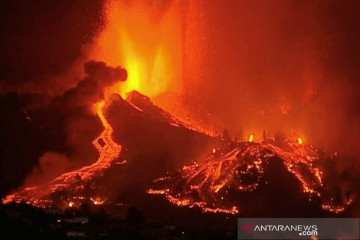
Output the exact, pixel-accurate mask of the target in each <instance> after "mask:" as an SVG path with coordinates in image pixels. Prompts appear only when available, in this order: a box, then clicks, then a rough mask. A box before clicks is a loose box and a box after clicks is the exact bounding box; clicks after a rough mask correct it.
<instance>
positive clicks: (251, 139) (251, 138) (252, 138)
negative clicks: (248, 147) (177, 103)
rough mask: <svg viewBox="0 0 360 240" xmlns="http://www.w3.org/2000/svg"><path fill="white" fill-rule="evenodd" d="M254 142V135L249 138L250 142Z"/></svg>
mask: <svg viewBox="0 0 360 240" xmlns="http://www.w3.org/2000/svg"><path fill="white" fill-rule="evenodd" d="M253 140H254V135H253V134H250V136H249V142H252V141H253Z"/></svg>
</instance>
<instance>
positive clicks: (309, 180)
mask: <svg viewBox="0 0 360 240" xmlns="http://www.w3.org/2000/svg"><path fill="white" fill-rule="evenodd" d="M250 140H252V139H249V141H248V142H238V143H233V145H234V146H233V147H225V148H217V151H216V152H215V153H214V152H212V154H210V155H209V156H208V157H207V158H206V159H202V160H200V161H198V162H196V163H194V164H192V165H187V166H184V167H183V168H182V170H180V171H177V172H175V173H174V174H172V175H168V176H166V177H163V178H160V179H156V180H155V181H154V183H153V187H152V188H151V189H149V190H148V193H149V194H161V195H164V196H165V197H166V199H167V200H168V201H170V202H171V203H173V204H175V205H177V206H188V207H191V208H192V207H195V206H197V207H200V208H201V209H202V211H204V212H223V213H230V214H237V213H238V211H239V210H238V207H239V206H238V205H236V204H237V199H232V198H229V196H230V195H231V194H229V192H230V191H232V192H252V191H254V190H256V189H258V186H259V184H260V182H261V179H262V177H263V175H264V171H265V170H264V168H265V166H266V165H267V163H268V162H269V161H271V160H272V159H275V158H277V159H280V160H281V161H282V162H283V164H284V166H285V167H286V169H287V170H288V171H289V172H290V173H292V174H293V175H294V176H295V177H296V178H297V179H298V180H299V182H300V184H301V186H302V188H303V192H304V193H306V194H309V195H310V197H312V196H313V197H316V198H319V199H320V200H321V202H322V205H321V207H322V209H324V210H326V211H332V212H335V213H339V212H341V211H344V210H345V207H346V204H344V205H339V203H337V204H336V203H334V202H333V198H332V197H330V198H329V196H330V195H331V194H329V193H328V191H327V189H326V187H325V186H324V184H323V180H322V175H323V173H322V171H321V170H320V169H319V168H317V167H315V166H314V162H315V161H318V160H319V159H320V155H319V154H318V151H317V150H316V149H315V148H314V147H313V146H312V145H310V144H303V143H302V144H299V143H298V142H297V141H292V140H290V139H284V140H282V142H277V141H275V140H274V139H271V138H268V139H266V140H263V141H261V142H251V141H250ZM214 149H215V148H214Z"/></svg>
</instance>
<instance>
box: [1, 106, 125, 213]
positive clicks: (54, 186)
mask: <svg viewBox="0 0 360 240" xmlns="http://www.w3.org/2000/svg"><path fill="white" fill-rule="evenodd" d="M94 106H95V108H96V112H97V115H98V116H99V118H100V120H101V123H102V125H103V126H104V130H103V131H102V133H101V134H100V136H98V137H97V138H96V139H95V140H94V141H93V142H92V143H93V145H94V147H95V148H96V149H97V150H98V151H99V158H98V160H97V161H96V162H95V163H93V164H91V165H89V166H85V167H82V168H80V169H78V170H74V171H71V172H67V173H64V174H62V175H60V176H59V177H57V178H55V179H53V180H51V181H50V182H48V183H45V184H42V185H38V186H33V187H27V188H24V189H22V190H20V191H17V192H15V193H13V194H10V195H7V196H6V197H5V198H4V199H3V200H2V202H3V204H6V203H9V202H12V201H15V202H21V201H25V202H26V203H28V204H32V205H35V206H40V207H46V206H49V205H52V204H53V201H52V200H51V194H52V193H55V192H59V191H63V190H64V191H65V192H67V196H65V197H64V198H62V200H63V201H65V205H67V206H70V205H71V207H72V206H74V204H77V203H81V202H82V201H84V200H89V199H86V198H85V197H84V194H83V191H82V190H83V189H84V188H85V184H86V183H89V182H90V181H91V180H92V179H93V178H94V177H96V176H100V175H102V173H103V170H104V169H106V168H108V167H110V164H111V163H112V162H113V161H114V160H115V159H116V158H117V157H118V156H119V154H120V152H121V146H120V145H119V144H117V143H116V142H115V141H114V140H113V139H112V135H113V128H112V127H111V125H110V123H109V122H108V121H107V120H106V118H105V116H104V106H105V100H101V101H99V102H97V103H96V104H95V105H94ZM100 142H101V143H100ZM91 198H96V199H100V198H99V197H98V196H92V197H90V199H91ZM69 202H70V203H71V204H70V205H69ZM96 202H97V203H100V202H101V203H103V202H104V200H97V201H96Z"/></svg>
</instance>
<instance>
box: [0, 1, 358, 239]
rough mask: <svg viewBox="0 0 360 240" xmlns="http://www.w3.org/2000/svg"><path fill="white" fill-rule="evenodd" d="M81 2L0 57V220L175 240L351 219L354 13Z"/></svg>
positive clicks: (24, 34) (238, 4)
mask: <svg viewBox="0 0 360 240" xmlns="http://www.w3.org/2000/svg"><path fill="white" fill-rule="evenodd" d="M75 2H76V3H74V6H72V5H71V4H70V5H71V6H68V5H67V4H68V3H61V4H64V6H62V7H61V8H59V9H60V10H56V9H52V11H53V12H54V16H52V11H48V8H49V9H50V8H51V7H52V6H50V5H52V4H45V3H44V5H42V4H39V5H38V4H34V8H33V9H32V8H31V9H30V10H29V12H28V11H25V10H24V11H23V12H21V14H22V15H24V16H22V17H23V18H24V19H22V18H20V17H19V19H20V20H21V22H20V23H18V24H15V25H14V26H11V27H7V28H6V34H8V35H9V36H6V37H4V38H2V39H4V41H1V43H0V48H1V47H2V46H10V47H11V48H10V51H8V52H7V51H6V50H3V52H4V57H3V59H1V60H3V61H1V62H0V63H1V64H0V112H1V116H2V118H1V121H0V122H1V126H0V127H1V129H0V132H1V133H2V134H3V136H4V137H3V136H2V137H1V139H0V140H2V141H1V143H0V147H1V149H0V160H1V162H0V163H1V164H0V186H1V187H2V189H1V197H2V204H1V207H2V208H1V209H0V216H5V215H6V214H2V213H3V212H2V210H3V209H5V210H4V212H6V211H7V209H12V208H14V209H15V208H17V207H19V208H23V207H24V208H26V207H29V208H33V209H36V210H39V212H41V211H43V212H47V211H48V212H52V211H53V212H56V213H53V212H52V213H51V214H53V216H54V219H55V218H56V224H60V223H61V224H62V223H64V222H66V224H68V223H69V222H71V221H72V223H74V225H76V224H78V223H75V220H78V219H75V217H74V216H75V215H76V214H78V213H79V212H80V213H81V214H83V213H84V212H86V214H89V213H90V212H91V214H95V215H96V214H97V213H99V212H101V214H103V212H104V213H105V212H106V214H109V215H112V216H115V217H117V218H118V219H122V220H124V219H125V218H126V223H125V225H126V227H123V225H121V224H124V222H121V221H122V220H121V221H120V222H121V223H119V225H117V226H116V227H114V228H113V229H112V230H111V231H114V232H116V231H117V230H118V229H121V230H119V232H121V231H127V230H128V229H132V230H134V229H138V228H142V227H144V226H146V227H148V226H147V225H146V224H147V223H149V225H151V224H152V223H159V224H163V225H164V228H163V230H164V229H165V230H164V231H166V232H176V233H178V234H179V236H180V237H179V238H181V239H183V237H184V236H187V235H186V234H187V233H188V232H189V231H185V230H184V231H182V230H180V228H176V227H174V226H177V224H179V225H189V226H190V228H191V227H194V226H195V228H196V227H197V226H198V223H199V222H203V223H204V224H203V226H204V229H205V231H206V232H208V231H207V230H208V229H210V228H212V226H214V225H216V227H219V228H222V227H224V229H228V228H227V227H228V226H226V225H230V224H233V225H232V227H231V228H233V227H234V226H236V223H235V222H236V221H237V218H243V217H244V218H247V217H257V218H262V217H284V218H288V217H289V218H290V217H291V218H297V217H305V218H309V217H311V218H312V217H314V218H321V217H333V218H347V217H354V216H356V217H358V215H359V210H360V201H359V196H360V195H359V189H360V188H359V186H360V178H359V167H360V164H359V156H360V153H359V149H358V145H359V136H360V124H359V122H360V111H359V109H360V105H359V102H360V97H359V96H360V94H359V91H360V84H359V82H360V81H358V80H359V76H360V74H359V70H358V65H359V64H360V59H359V56H360V54H358V52H359V49H360V47H359V46H358V45H359V44H358V42H360V41H356V40H358V39H360V36H359V31H358V29H359V27H360V21H359V17H358V15H359V14H358V11H355V10H354V9H356V8H354V7H352V5H351V4H350V5H349V7H346V6H345V5H346V4H345V3H344V4H343V3H341V4H339V3H337V4H335V3H334V2H336V1H332V0H331V1H326V2H327V4H325V3H322V2H316V3H314V2H303V1H301V2H298V1H297V2H295V1H282V0H279V1H275V2H272V1H271V2H270V1H231V0H229V1H217V0H214V1H192V0H188V1H186V0H184V1H177V0H171V1H143V0H134V1H127V0H124V1H123V0H120V1H114V0H104V1H90V2H91V3H89V1H84V0H81V1H75ZM100 2H101V3H100ZM14 4H15V5H13V3H11V4H10V3H9V6H8V8H9V9H12V10H11V11H15V10H16V9H17V8H18V7H15V6H17V4H16V3H14ZM56 4H60V3H55V4H54V5H56ZM61 4H60V5H61ZM77 4H79V5H77ZM85 6H86V8H84V7H85ZM25 8H26V7H24V9H25ZM42 8H44V9H42ZM77 8H79V9H77ZM0 9H1V8H0ZM76 9H77V10H79V11H77V10H76ZM339 9H340V10H341V11H340V10H339ZM80 10H81V11H80ZM9 11H10V10H9ZM19 11H20V10H19ZM57 11H58V12H57ZM64 12H66V14H65V13H64ZM80 12H81V14H84V15H86V16H82V15H81V14H80ZM30 13H31V14H30ZM34 13H39V14H40V13H41V14H44V15H45V16H43V18H44V19H43V18H42V17H40V18H39V19H38V18H34V16H35V15H37V14H34ZM19 14H20V13H19ZM21 14H20V15H21ZM41 14H40V15H41ZM68 15H69V16H71V17H69V19H67V18H64V16H68ZM4 16H5V17H4V18H5V19H10V20H11V21H13V20H14V19H15V18H14V17H13V16H16V15H14V14H8V15H4ZM2 17H3V16H2V14H0V24H1V23H2V22H1V20H2ZM53 17H54V19H55V18H56V19H57V18H58V19H57V20H56V21H55V22H56V24H55V23H54V24H55V25H52V24H48V23H47V22H48V21H50V20H53ZM33 18H34V20H33ZM48 18H49V19H50V20H49V19H48ZM64 19H66V20H64ZM27 21H34V22H32V25H31V26H26V27H24V24H25V23H26V22H27ZM77 21H78V22H77ZM58 22H59V23H60V22H61V24H62V23H64V24H68V25H66V26H64V27H63V28H62V27H59V26H58V25H61V24H59V23H58ZM355 23H357V25H356V24H355ZM41 24H43V25H41ZM37 25H41V27H39V29H38V30H34V33H33V32H32V30H33V29H36V26H37ZM85 25H86V26H85ZM6 26H7V25H6ZM354 26H355V27H354ZM3 28H4V27H3ZM53 28H54V29H59V32H60V33H56V31H55V30H51V29H53ZM88 28H89V29H88ZM353 28H354V29H353ZM4 29H5V28H4ZM23 29H26V31H25V30H23ZM67 29H69V30H67ZM79 29H82V30H83V32H82V31H81V32H79V33H78V31H80V30H79ZM16 31H20V33H21V34H20V33H19V35H18V34H15V32H16ZM37 31H38V32H37ZM51 31H54V32H51ZM77 34H78V35H77ZM28 35H30V36H29V37H28ZM45 35H46V36H47V37H44V39H43V38H42V37H38V36H45ZM69 36H70V37H69ZM354 36H355V37H354ZM8 40H10V42H9V43H7V44H3V43H6V41H8ZM32 41H33V42H32ZM13 42H14V43H13ZM355 42H356V44H355ZM47 45H48V46H47ZM42 47H43V48H44V49H45V50H43V49H42ZM42 51H44V53H43V55H41V54H40V53H41V52H42ZM354 53H356V54H354ZM38 54H40V55H41V56H38ZM12 64H13V65H14V66H13V71H11V70H9V69H11V67H8V66H11V65H12ZM3 65H4V67H3ZM3 79H5V80H4V81H3ZM30 205H31V206H30ZM58 212H62V214H64V216H65V215H66V214H70V215H71V214H74V215H72V218H74V219H72V220H71V221H70V220H69V221H68V219H67V218H66V217H59V216H60V214H58ZM164 212H165V213H166V214H164ZM15 215H16V214H15ZM55 215H56V216H55ZM95 215H94V216H95ZM6 216H7V215H6ZM9 216H10V217H9V218H12V214H11V213H10V214H9ZM103 216H105V214H104V215H101V217H99V218H102V217H103ZM19 219H22V218H21V217H19ZM64 219H65V220H64ZM0 220H1V219H0ZM63 220H64V221H63ZM21 221H22V220H21ZM109 221H110V220H109ZM146 221H148V222H146ZM24 222H26V221H24ZM95 222H96V221H95ZM104 222H106V221H104ZM66 224H64V226H65V227H67V225H66ZM83 224H84V225H85V224H87V222H86V221H81V224H80V223H79V224H78V225H81V226H83ZM172 224H174V226H173V225H172ZM109 225H111V224H109ZM115 225H116V224H115ZM155 225H156V224H155ZM217 225H218V226H217ZM50 226H51V227H52V226H57V225H54V224H53V223H51V224H50ZM119 226H121V227H119ZM129 226H131V227H129ZM133 226H135V227H133ZM156 226H157V225H156ZM76 227H78V226H77V225H76ZM112 227H113V225H111V227H110V228H112ZM152 227H154V226H152ZM54 228H55V227H54ZM80 228H81V227H79V229H80ZM117 228H118V229H117ZM114 229H117V230H114ZM124 229H127V230H124ZM142 230H143V229H142ZM230 230H231V231H233V229H230ZM99 231H100V230H99ZM101 231H102V230H101ZM109 231H110V230H109ZM134 231H135V230H134ZM222 231H223V229H222ZM224 231H225V230H224ZM226 231H227V230H226ZM39 232H41V231H39ZM89 232H91V231H89ZM94 232H95V231H94ZM138 232H141V233H142V232H147V231H138ZM148 232H151V231H150V230H149V231H148ZM194 232H195V230H194ZM209 232H210V233H209V234H211V231H209ZM233 232H234V231H233ZM70 234H73V233H72V232H71V233H70ZM101 234H102V232H101ZM195 235H196V234H195ZM195 235H194V236H195ZM99 236H100V235H99ZM164 236H165V235H164ZM189 236H190V235H189ZM196 236H197V235H196ZM198 236H200V235H198ZM229 236H230V235H229ZM0 238H1V236H0ZM94 238H95V239H97V238H96V237H94ZM129 238H130V239H132V238H131V237H129ZM165 238H166V237H164V239H165ZM139 239H140V238H139ZM184 239H185V238H184ZM196 239H209V238H207V237H203V238H202V237H197V238H196ZM220 239H223V238H220Z"/></svg>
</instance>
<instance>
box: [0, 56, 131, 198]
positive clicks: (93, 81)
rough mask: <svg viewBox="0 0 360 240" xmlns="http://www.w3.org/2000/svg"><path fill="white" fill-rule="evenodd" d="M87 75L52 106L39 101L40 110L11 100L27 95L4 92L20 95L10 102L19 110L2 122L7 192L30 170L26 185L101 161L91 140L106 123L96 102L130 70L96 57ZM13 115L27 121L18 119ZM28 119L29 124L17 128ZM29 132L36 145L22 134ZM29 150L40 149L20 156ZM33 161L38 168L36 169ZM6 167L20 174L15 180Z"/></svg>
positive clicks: (87, 67)
mask: <svg viewBox="0 0 360 240" xmlns="http://www.w3.org/2000/svg"><path fill="white" fill-rule="evenodd" d="M84 73H85V76H84V77H83V78H82V79H80V80H79V81H78V84H77V86H76V87H73V88H70V89H68V90H67V91H65V92H64V93H63V94H62V95H60V96H57V97H55V98H54V99H53V100H52V101H50V103H49V104H48V105H45V106H44V105H43V104H42V105H37V107H36V108H35V109H30V110H27V104H26V102H22V103H21V105H20V104H18V105H14V104H13V103H12V102H15V103H16V102H19V99H21V98H23V94H16V93H13V94H11V95H9V96H8V97H7V95H6V96H4V99H2V101H1V102H2V103H6V102H7V101H6V99H8V98H9V97H10V98H12V99H15V100H13V101H10V103H8V104H10V105H11V106H12V107H13V108H14V111H15V112H19V113H18V114H17V115H9V113H10V112H9V111H10V110H9V108H8V111H5V110H4V111H5V113H6V114H7V115H8V117H7V118H4V119H3V121H2V122H1V129H2V133H3V136H4V137H3V138H2V142H3V144H1V147H4V149H2V151H1V153H2V157H1V162H2V166H3V167H2V168H1V170H2V173H1V175H2V176H3V179H2V181H3V182H5V183H6V182H8V185H7V186H6V188H5V189H4V191H6V190H9V189H8V188H12V187H15V186H16V185H18V184H20V181H23V180H24V178H25V176H26V175H27V174H28V173H29V172H30V171H32V173H31V175H30V176H29V177H28V178H27V179H26V182H25V184H31V183H38V182H41V181H46V180H49V178H51V177H55V176H57V175H59V173H63V172H65V171H68V170H70V169H75V168H79V167H81V166H84V165H87V164H91V163H93V162H95V161H96V159H97V157H98V152H97V150H96V149H95V148H94V146H93V145H92V140H93V139H94V138H95V137H96V136H97V135H99V134H100V132H101V131H102V125H101V122H100V120H99V119H98V117H97V115H96V113H95V111H94V109H92V106H93V104H94V103H96V102H97V101H99V100H101V99H103V98H104V89H105V88H107V87H109V86H111V85H112V84H114V83H115V82H118V81H125V80H126V77H127V73H126V71H125V69H123V68H121V67H110V66H107V65H106V64H105V63H104V62H96V61H88V62H86V63H85V64H84ZM16 99H17V100H16ZM39 99H42V98H39ZM24 113H26V114H24ZM12 116H13V117H16V118H19V117H20V118H24V119H22V120H21V121H20V120H17V121H15V120H14V118H13V117H12ZM23 122H25V123H27V124H26V125H24V126H18V124H23ZM29 124H30V125H29ZM27 125H29V126H27ZM20 130H21V131H22V132H20ZM29 131H32V132H31V139H32V142H31V143H30V142H29V141H28V139H21V137H20V136H19V134H20V135H21V134H22V133H23V134H22V135H25V134H26V135H25V136H27V135H29V134H28V132H29ZM15 133H16V134H15ZM14 140H15V142H14ZM11 143H12V144H11ZM9 144H11V147H9V146H8V145H9ZM28 148H35V150H36V151H35V152H34V154H28V155H25V156H23V155H21V154H20V155H19V153H18V151H19V149H21V150H23V149H24V150H25V149H28ZM32 151H34V150H32ZM3 153H6V154H3ZM38 159H39V160H38ZM24 161H25V162H27V164H26V166H27V167H26V168H24V169H22V170H19V171H15V169H17V166H18V165H19V164H20V165H21V164H22V162H24ZM32 165H33V166H35V167H34V168H33V169H32V170H31V166H32ZM4 166H6V167H4ZM5 170H6V171H7V172H14V173H16V172H17V177H16V179H15V180H16V181H14V179H13V178H14V177H13V176H10V175H9V174H8V173H6V172H4V171H5Z"/></svg>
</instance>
